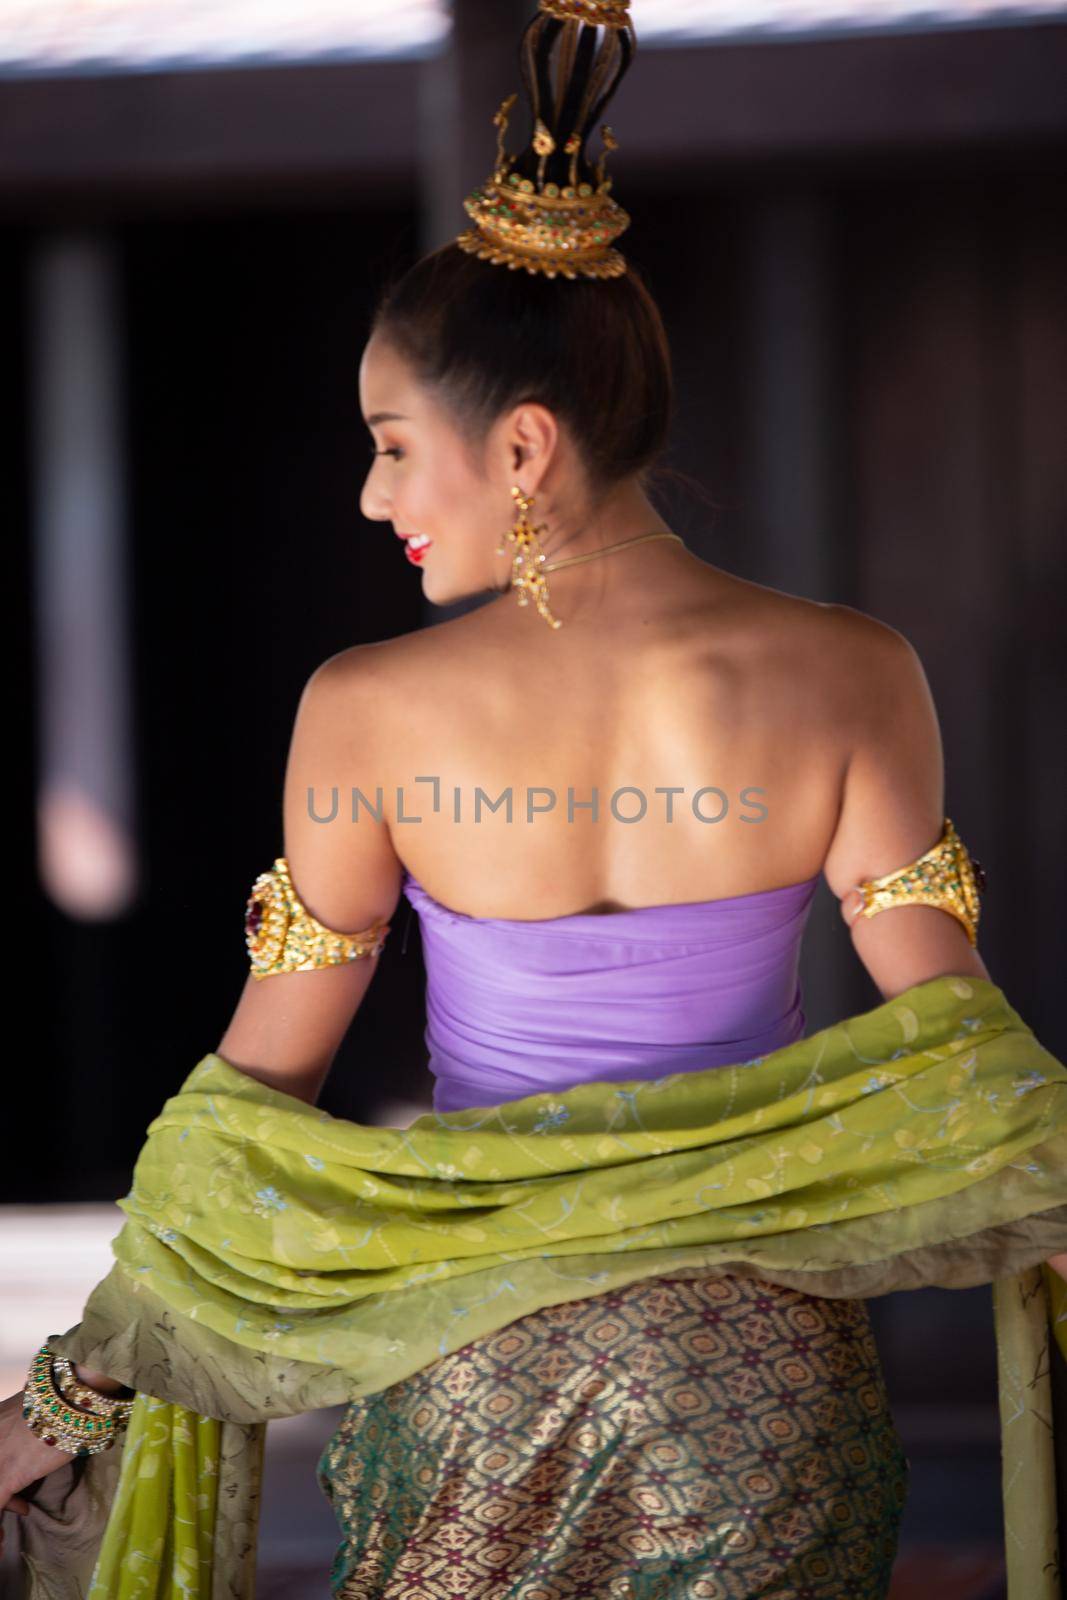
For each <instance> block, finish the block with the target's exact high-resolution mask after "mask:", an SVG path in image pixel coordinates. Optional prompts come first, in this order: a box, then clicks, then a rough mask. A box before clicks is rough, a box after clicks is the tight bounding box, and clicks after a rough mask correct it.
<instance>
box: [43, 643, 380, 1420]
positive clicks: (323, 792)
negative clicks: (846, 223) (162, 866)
mask: <svg viewBox="0 0 1067 1600" xmlns="http://www.w3.org/2000/svg"><path fill="white" fill-rule="evenodd" d="M375 668H376V661H375V657H374V652H373V647H370V648H369V649H365V648H364V647H359V646H357V647H356V648H354V649H352V650H346V651H343V652H342V653H341V654H340V655H337V656H332V657H331V658H330V659H329V660H328V661H326V662H324V663H323V665H322V666H320V667H319V668H317V669H316V671H315V672H314V673H313V674H312V675H311V677H310V678H309V679H308V682H307V684H306V685H305V687H304V691H303V694H302V696H301V699H300V704H299V707H298V709H297V713H296V721H295V724H294V728H293V734H292V739H291V743H290V748H289V759H288V764H287V767H286V774H285V790H284V800H283V813H284V817H283V837H284V844H283V847H282V849H281V851H280V852H279V853H280V854H283V855H284V856H285V857H286V858H287V860H288V862H289V869H290V875H291V877H292V882H293V886H294V888H295V889H296V891H297V893H298V894H299V896H300V898H301V900H302V901H303V902H304V904H305V906H306V907H307V909H308V910H309V911H310V912H311V914H312V915H313V916H315V917H318V919H319V920H320V921H321V922H323V923H324V924H325V925H326V927H328V928H333V929H336V930H337V931H339V932H342V933H343V932H346V931H354V930H356V929H362V928H366V927H369V926H370V924H371V923H372V922H374V921H375V920H376V919H377V918H379V917H383V916H392V915H393V913H394V911H395V909H396V906H397V904H398V901H399V895H400V881H401V874H402V870H403V869H402V865H401V863H400V861H399V859H398V857H397V855H396V852H395V851H394V849H393V846H392V841H391V838H390V835H389V828H388V824H387V823H386V821H385V820H384V818H383V820H382V821H381V822H380V823H379V822H376V821H375V819H374V818H373V817H372V816H370V815H369V814H368V813H367V811H366V810H365V809H361V811H360V814H359V820H358V822H355V823H353V822H350V821H349V820H348V819H349V817H350V815H351V811H350V808H349V806H348V803H347V800H348V795H349V792H350V788H351V787H352V785H355V786H357V787H358V788H360V789H362V791H363V793H364V794H366V795H368V796H373V794H374V792H375V789H376V787H377V785H378V784H379V783H381V781H382V780H381V775H380V773H377V772H375V771H374V768H373V761H374V749H375V741H374V738H373V726H374V716H375V710H376V701H377V698H378V697H377V693H376V689H377V684H376V681H375V679H376V671H375ZM334 786H337V788H338V789H339V791H340V794H339V803H338V815H337V818H336V820H335V821H333V822H326V823H323V822H315V821H313V820H312V818H311V816H310V809H311V808H310V807H309V804H308V790H309V789H311V790H313V791H314V800H315V805H314V810H315V811H316V812H317V813H318V814H319V815H325V814H327V813H328V812H329V810H330V804H329V792H330V789H331V788H332V787H334ZM269 865H270V863H269V862H265V863H264V866H269ZM249 887H250V886H249ZM240 910H241V911H243V902H242V905H241V908H240ZM234 937H235V938H237V939H240V938H241V937H242V932H241V919H240V914H238V915H236V916H235V918H234ZM378 960H379V957H378V956H368V957H359V958H357V959H356V960H354V961H349V962H347V963H346V964H345V965H344V966H338V967H323V968H320V969H319V970H318V971H316V972H283V973H275V974H272V975H271V976H269V977H266V978H253V977H252V976H251V975H249V976H248V977H247V978H246V979H245V985H244V988H243V990H242V992H241V995H240V998H239V1000H238V1003H237V1008H236V1010H235V1011H234V1014H233V1017H232V1018H231V1020H230V1023H229V1026H228V1027H227V1028H226V1031H225V1032H224V1034H223V1036H222V1039H221V1041H220V1043H219V1045H218V1048H217V1051H216V1054H218V1055H220V1056H222V1057H223V1059H224V1060H225V1061H227V1062H228V1063H229V1064H230V1065H231V1066H233V1067H236V1068H237V1069H238V1070H239V1071H241V1072H246V1073H248V1075H249V1076H250V1077H253V1078H257V1079H258V1080H259V1081H260V1082H261V1083H266V1084H269V1085H270V1086H271V1088H274V1089H280V1090H282V1091H283V1092H284V1093H285V1094H291V1095H293V1096H294V1097H295V1098H297V1099H299V1100H305V1101H307V1103H308V1104H314V1103H315V1101H316V1100H317V1099H318V1096H319V1094H320V1092H321V1090H322V1085H323V1082H324V1081H325V1079H326V1075H327V1073H328V1072H329V1070H330V1067H331V1065H332V1063H333V1059H334V1057H335V1055H336V1054H337V1051H338V1049H339V1048H340V1045H341V1042H342V1040H343V1039H344V1036H345V1034H346V1033H347V1031H348V1028H349V1027H350V1025H351V1023H352V1020H353V1018H354V1017H355V1014H356V1012H357V1011H358V1010H359V1006H360V1004H361V1002H362V1000H363V997H364V995H365V994H366V992H367V990H368V988H369V987H370V984H371V980H372V979H373V977H374V973H375V971H376V970H377V966H378ZM75 1371H76V1374H77V1376H78V1377H79V1378H80V1379H81V1380H82V1382H83V1383H87V1384H89V1385H90V1386H91V1387H92V1388H94V1389H99V1390H100V1391H101V1393H104V1394H116V1393H119V1392H121V1391H123V1385H122V1384H121V1383H118V1382H117V1381H116V1380H115V1379H113V1378H109V1377H108V1376H107V1374H106V1373H103V1372H96V1371H93V1370H92V1369H91V1368H87V1367H76V1368H75Z"/></svg>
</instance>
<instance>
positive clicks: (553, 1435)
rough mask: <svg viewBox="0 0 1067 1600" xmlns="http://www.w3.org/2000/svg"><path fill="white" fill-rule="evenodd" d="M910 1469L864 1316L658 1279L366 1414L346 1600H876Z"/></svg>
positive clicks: (504, 1341) (717, 1283) (328, 1463)
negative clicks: (770, 1599) (588, 1599)
mask: <svg viewBox="0 0 1067 1600" xmlns="http://www.w3.org/2000/svg"><path fill="white" fill-rule="evenodd" d="M907 1478H908V1462H907V1459H906V1457H905V1455H904V1451H903V1448H902V1446H901V1443H900V1439H899V1437H898V1435H897V1432H896V1429H895V1427H894V1424H893V1421H892V1417H891V1415H890V1411H889V1406H888V1401H887V1397H886V1393H885V1387H884V1382H883V1378H882V1370H881V1365H880V1362H879V1358H878V1352H877V1349H876V1346H875V1342H874V1336H873V1332H872V1329H871V1325H870V1319H869V1315H868V1312H867V1306H866V1302H865V1301H863V1300H849V1299H835V1300H829V1299H822V1298H819V1297H816V1296H814V1295H808V1294H803V1293H800V1292H799V1291H797V1290H795V1289H787V1288H783V1287H781V1286H779V1285H776V1284H772V1283H768V1282H765V1281H763V1280H762V1279H759V1278H754V1277H745V1276H726V1277H724V1276H718V1277H693V1278H688V1279H686V1278H669V1277H659V1278H646V1279H644V1280H641V1281H639V1282H637V1283H633V1284H630V1285H628V1286H626V1287H624V1288H621V1289H615V1290H612V1291H610V1292H607V1293H605V1294H602V1295H597V1296H594V1297H592V1298H589V1299H584V1300H577V1301H566V1302H564V1303H563V1304H561V1305H556V1306H550V1307H546V1308H545V1309H543V1310H540V1311H535V1312H533V1313H531V1314H529V1315H527V1316H524V1317H520V1318H519V1319H518V1320H517V1321H514V1322H512V1323H509V1324H508V1325H507V1326H506V1327H504V1328H501V1329H499V1330H498V1331H497V1332H496V1333H493V1334H490V1335H487V1336H485V1337H482V1338H478V1339H475V1340H473V1341H471V1343H469V1344H467V1345H464V1346H463V1347H462V1348H461V1349H459V1350H456V1351H454V1352H453V1353H452V1354H450V1355H447V1356H445V1357H443V1358H442V1359H440V1360H438V1361H436V1362H434V1363H433V1364H432V1365H430V1366H428V1367H426V1368H424V1369H423V1370H422V1371H420V1372H418V1373H416V1374H414V1375H412V1376H411V1377H410V1378H406V1379H404V1380H403V1381H401V1382H399V1383H395V1384H393V1385H391V1386H390V1387H389V1388H387V1389H384V1390H382V1391H380V1392H379V1393H377V1394H375V1395H372V1396H370V1397H367V1398H365V1399H362V1400H357V1401H354V1402H352V1404H351V1405H350V1406H349V1408H348V1410H347V1411H346V1413H345V1416H344V1418H343V1420H342V1422H341V1425H340V1427H339V1428H338V1429H337V1431H336V1433H335V1434H334V1436H333V1437H332V1439H331V1440H330V1441H329V1443H328V1444H327V1446H326V1449H325V1450H324V1451H323V1454H322V1456H321V1458H320V1461H319V1465H318V1479H319V1484H320V1487H321V1488H322V1490H323V1492H324V1493H325V1494H326V1496H327V1497H328V1498H329V1499H330V1501H331V1503H332V1504H333V1507H334V1510H335V1512H336V1514H337V1517H338V1521H339V1524H340V1526H341V1530H342V1534H343V1538H344V1542H343V1543H342V1545H341V1547H340V1549H339V1550H338V1552H337V1555H336V1558H335V1560H334V1563H333V1567H332V1570H331V1574H330V1583H331V1588H332V1591H333V1593H334V1595H335V1596H337V1597H339V1600H401V1597H402V1600H453V1597H456V1596H460V1595H462V1596H464V1597H467V1600H505V1597H508V1600H512V1597H514V1600H585V1597H592V1596H595V1597H596V1600H748V1597H754V1596H757V1595H758V1596H761V1597H762V1596H765V1595H766V1596H769V1595H771V1594H773V1595H774V1597H775V1600H830V1597H833V1600H884V1596H885V1595H886V1594H887V1593H888V1589H889V1576H890V1571H891V1568H892V1564H893V1559H894V1556H895V1552H896V1544H897V1535H898V1531H899V1524H900V1518H901V1515H902V1511H903V1506H904V1500H905V1495H906V1490H907Z"/></svg>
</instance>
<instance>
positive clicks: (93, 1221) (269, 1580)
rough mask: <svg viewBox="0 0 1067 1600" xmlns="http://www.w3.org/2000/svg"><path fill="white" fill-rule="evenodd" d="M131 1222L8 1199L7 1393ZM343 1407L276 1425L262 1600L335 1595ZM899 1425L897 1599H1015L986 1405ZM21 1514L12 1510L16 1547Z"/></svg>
mask: <svg viewBox="0 0 1067 1600" xmlns="http://www.w3.org/2000/svg"><path fill="white" fill-rule="evenodd" d="M122 1222H123V1214H122V1212H121V1211H120V1210H119V1208H118V1207H117V1206H114V1205H78V1206H35V1207H16V1206H9V1207H0V1397H3V1396H7V1395H10V1394H12V1393H14V1392H15V1391H16V1390H17V1389H19V1388H20V1387H21V1385H22V1382H23V1379H24V1377H25V1373H26V1367H27V1365H28V1363H29V1360H30V1357H31V1356H32V1355H33V1353H34V1351H35V1350H36V1349H37V1347H38V1346H39V1345H40V1344H41V1343H42V1342H43V1340H44V1339H45V1338H46V1337H47V1336H48V1334H50V1333H53V1332H63V1331H65V1330H66V1329H67V1328H69V1327H71V1326H72V1325H73V1324H74V1323H75V1322H77V1321H78V1318H79V1316H80V1314H81V1308H82V1306H83V1304H84V1302H85V1299H86V1296H87V1295H88V1293H89V1291H90V1289H91V1288H92V1287H93V1285H94V1284H95V1283H97V1282H98V1281H99V1280H100V1279H101V1278H102V1277H104V1276H105V1274H106V1273H107V1271H108V1269H109V1266H110V1263H111V1254H110V1248H109V1246H110V1240H111V1239H112V1238H113V1237H114V1235H115V1234H116V1233H117V1232H118V1229H119V1228H120V1227H121V1225H122ZM342 1410H343V1408H341V1407H336V1408H333V1409H331V1410H328V1411H314V1412H309V1413H307V1414H306V1415H304V1416H300V1417H290V1418H286V1419H283V1420H280V1421H278V1422H273V1423H271V1425H270V1427H269V1428H268V1430H267V1459H266V1476H265V1482H264V1498H263V1513H262V1518H261V1527H260V1540H259V1568H258V1578H257V1586H256V1600H329V1587H328V1582H327V1577H328V1573H329V1568H330V1562H331V1560H332V1558H333V1555H334V1552H335V1550H336V1548H337V1545H338V1543H339V1532H338V1529H337V1525H336V1523H335V1521H334V1515H333V1511H332V1509H331V1507H330V1505H329V1503H328V1502H327V1501H326V1499H325V1498H324V1496H323V1495H322V1494H321V1492H320V1490H319V1487H318V1484H317V1482H316V1480H315V1464H316V1462H317V1460H318V1458H319V1456H320V1454H321V1452H322V1450H323V1447H324V1446H325V1444H326V1441H327V1439H328V1438H329V1436H330V1434H331V1433H332V1432H333V1430H334V1429H335V1428H336V1426H337V1424H338V1422H339V1420H340V1418H341V1415H342ZM897 1425H898V1427H899V1429H900V1433H901V1436H902V1438H903V1439H904V1443H905V1447H906V1449H907V1451H908V1455H909V1458H910V1460H911V1464H912V1471H911V1488H910V1493H909V1498H908V1505H907V1508H906V1511H905V1517H904V1526H903V1530H902V1537H901V1551H900V1556H899V1559H898V1561H897V1565H896V1569H895V1571H894V1578H893V1587H892V1591H891V1596H890V1600H1005V1596H1006V1590H1005V1585H1004V1573H1003V1556H1002V1548H1001V1543H1000V1539H999V1527H1000V1461H999V1452H998V1448H997V1441H996V1435H995V1432H990V1428H989V1418H988V1412H987V1411H985V1410H983V1412H982V1414H981V1415H968V1414H965V1413H962V1412H958V1411H950V1410H946V1412H945V1413H944V1415H941V1416H932V1415H931V1413H930V1410H929V1408H925V1409H924V1411H923V1414H922V1415H921V1416H919V1415H907V1414H905V1413H901V1412H898V1413H897ZM14 1520H15V1519H14V1516H13V1514H11V1513H9V1514H6V1515H5V1517H4V1524H5V1537H6V1539H7V1542H8V1544H9V1546H13V1545H14V1535H15V1530H14V1528H13V1526H12V1524H13V1523H14ZM994 1535H996V1536H994ZM10 1554H11V1552H10V1550H9V1554H8V1556H7V1557H5V1558H4V1559H3V1561H0V1600H7V1597H8V1596H9V1595H11V1594H13V1593H16V1592H17V1591H16V1590H14V1589H13V1588H12V1584H11V1578H10V1574H11V1560H10ZM5 1574H6V1575H7V1581H6V1582H5Z"/></svg>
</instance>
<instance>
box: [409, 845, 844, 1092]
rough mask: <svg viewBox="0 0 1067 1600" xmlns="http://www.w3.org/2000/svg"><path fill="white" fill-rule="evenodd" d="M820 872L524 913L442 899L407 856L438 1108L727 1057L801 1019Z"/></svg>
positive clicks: (794, 1029)
mask: <svg viewBox="0 0 1067 1600" xmlns="http://www.w3.org/2000/svg"><path fill="white" fill-rule="evenodd" d="M818 881H819V880H818V874H816V876H815V877H814V878H807V879H805V880H804V881H803V882H802V883H791V884H785V885H784V886H783V887H781V888H778V889H764V890H761V891H758V892H757V893H755V894H740V895H731V896H728V897H727V898H725V899H719V900H692V901H685V902H683V903H681V904H678V905H661V906H637V907H633V908H632V909H630V910H626V911H609V912H604V913H600V912H575V913H573V914H572V915H570V916H564V917H547V918H542V919H540V920H538V921H521V920H516V919H513V918H507V917H472V916H468V915H467V914H466V913H465V912H462V911H452V910H450V908H449V907H448V906H445V905H442V904H441V902H440V901H439V900H435V899H434V897H433V896H432V895H431V894H429V893H428V891H427V890H425V889H424V888H423V887H422V885H421V884H420V883H419V882H418V881H417V879H415V878H414V877H412V875H411V873H410V872H405V874H404V880H403V885H402V887H403V892H404V895H405V896H406V898H407V899H408V901H409V902H410V903H411V904H412V905H413V906H414V907H415V908H416V910H417V911H418V913H419V923H420V927H421V931H422V941H423V954H424V958H425V963H426V1019H427V1020H426V1031H425V1040H426V1045H427V1048H428V1050H429V1052H430V1063H429V1064H430V1071H431V1072H432V1073H433V1074H434V1077H435V1079H436V1082H435V1084H434V1096H433V1103H434V1109H435V1110H436V1111H459V1110H463V1109H465V1108H466V1107H468V1106H491V1105H499V1104H500V1102H501V1101H503V1100H517V1099H520V1098H522V1097H523V1096H524V1095H529V1094H539V1093H541V1092H543V1091H545V1090H550V1091H551V1090H555V1091H556V1092H559V1091H562V1090H564V1089H571V1088H574V1087H575V1085H577V1084H579V1083H589V1082H595V1081H614V1082H625V1081H626V1079H628V1078H659V1077H663V1076H665V1075H666V1074H667V1073H670V1072H690V1071H695V1070H697V1069H699V1068H703V1067H715V1066H728V1065H731V1064H733V1063H734V1062H740V1061H750V1060H752V1058H753V1057H755V1056H762V1055H766V1054H767V1053H768V1052H769V1051H771V1050H777V1049H778V1048H779V1047H780V1046H782V1045H785V1044H791V1043H792V1042H793V1040H794V1039H799V1038H800V1037H802V1035H803V1032H804V1021H805V1018H804V1011H803V1007H802V995H801V987H800V980H799V975H798V969H799V963H800V944H801V939H802V937H803V933H804V928H805V925H806V923H807V919H808V913H809V911H810V909H811V902H812V899H813V897H814V894H815V889H816V886H817V884H818Z"/></svg>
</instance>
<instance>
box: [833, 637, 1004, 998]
mask: <svg viewBox="0 0 1067 1600" xmlns="http://www.w3.org/2000/svg"><path fill="white" fill-rule="evenodd" d="M841 609H842V612H843V613H844V616H843V627H844V628H845V629H846V630H847V633H846V638H845V649H844V652H843V660H844V661H845V662H846V663H848V668H847V670H849V671H850V672H851V673H852V674H853V675H854V678H855V682H856V685H857V701H858V703H859V704H860V705H861V707H862V711H861V714H860V716H859V717H858V719H857V724H856V727H857V731H856V735H855V738H854V743H853V748H852V750H851V752H850V757H849V762H848V767H847V771H846V776H845V783H844V792H843V796H842V802H841V811H840V814H839V817H838V825H837V831H836V833H835V835H834V838H833V840H832V842H831V845H830V850H829V852H828V854H827V858H826V863H825V866H824V872H825V876H826V881H827V883H828V884H829V885H830V888H831V889H832V890H833V891H834V894H835V895H836V896H837V898H838V899H839V900H840V901H841V914H842V916H843V917H844V919H845V921H846V922H847V923H849V925H850V928H851V933H852V943H853V946H854V947H855V950H856V953H857V955H858V956H859V958H860V960H861V961H862V962H863V964H864V966H865V967H866V968H867V971H868V972H869V973H870V975H871V978H872V979H873V980H874V983H875V985H876V986H877V988H878V989H879V991H880V992H881V995H882V998H883V999H884V1000H890V999H892V998H893V996H894V995H897V994H900V993H901V992H902V991H903V990H904V989H908V988H910V987H911V986H912V985H913V984H916V983H924V982H926V981H927V980H928V979H930V978H936V977H940V976H942V975H951V974H958V975H959V976H961V977H977V978H988V977H989V972H988V970H987V968H986V965H985V962H984V961H983V960H982V958H981V956H980V955H979V954H978V951H977V949H976V948H975V947H973V946H972V945H971V943H970V940H969V939H968V937H967V933H966V930H965V929H964V927H963V925H962V923H960V922H959V921H958V920H957V919H956V918H955V917H954V916H953V915H952V914H951V913H950V912H948V911H942V910H940V909H938V908H937V907H935V906H909V905H903V906H893V907H891V908H890V909H888V910H884V911H880V912H879V913H878V914H877V915H876V916H873V917H861V916H859V915H858V912H859V908H860V904H861V900H860V896H859V894H858V893H857V892H856V891H855V885H856V884H857V883H859V882H860V881H861V880H862V879H864V878H877V877H881V876H882V875H883V874H884V873H887V872H893V871H895V870H896V868H898V867H901V866H903V865H904V864H905V863H907V862H910V861H914V860H915V858H916V857H917V856H920V855H922V854H923V853H924V851H926V850H929V849H930V847H931V845H933V844H936V842H937V840H938V839H939V837H940V835H941V829H942V824H943V821H944V816H945V774H944V757H943V754H942V746H941V731H940V728H939V726H938V719H937V711H936V709H935V706H934V701H933V696H932V695H931V693H930V686H929V684H928V683H927V680H926V674H925V672H924V671H923V667H922V663H921V661H920V660H919V657H918V655H917V654H916V652H915V650H914V649H913V647H912V646H911V644H910V643H909V642H908V640H907V639H905V637H904V636H903V634H900V633H898V632H897V631H896V630H895V629H894V628H890V627H888V626H887V625H886V624H885V623H883V622H879V621H877V620H876V619H875V618H873V617H868V616H866V615H865V614H864V613H863V612H859V611H853V610H851V608H849V607H842V608H841ZM950 815H951V811H950ZM954 820H955V819H954ZM960 833H961V838H962V839H963V842H964V844H965V845H966V844H969V842H970V841H969V840H968V839H967V837H966V827H965V826H964V828H963V829H961V830H960ZM975 853H976V854H978V853H979V852H977V851H976V852H975Z"/></svg>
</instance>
